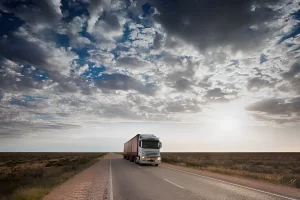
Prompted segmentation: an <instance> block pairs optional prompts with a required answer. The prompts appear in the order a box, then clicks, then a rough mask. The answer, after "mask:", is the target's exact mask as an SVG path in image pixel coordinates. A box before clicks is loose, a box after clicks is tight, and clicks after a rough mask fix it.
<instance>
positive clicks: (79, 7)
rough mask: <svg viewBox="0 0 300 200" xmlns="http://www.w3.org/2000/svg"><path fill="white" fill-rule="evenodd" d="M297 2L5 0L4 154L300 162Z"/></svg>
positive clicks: (0, 84) (0, 66)
mask: <svg viewBox="0 0 300 200" xmlns="http://www.w3.org/2000/svg"><path fill="white" fill-rule="evenodd" d="M299 8H300V1H299V0H259V1H256V0H243V1H240V0H228V1H223V0H209V1H208V0H189V1H186V0H51V1H50V0H49V1H47V0H45V1H40V0H10V1H9V0H3V1H1V2H0V27H1V28H0V151H122V150H123V143H124V142H126V141H127V140H128V139H130V138H132V137H133V136H134V135H136V134H155V135H156V136H158V137H159V138H160V139H161V141H162V143H163V148H162V151H201V152H202V151H203V152H207V151H209V152H220V151H233V152H236V151H268V152H272V151H296V152H299V151H300V145H299V144H300V10H299Z"/></svg>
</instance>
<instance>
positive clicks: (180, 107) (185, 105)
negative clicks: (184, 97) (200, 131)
mask: <svg viewBox="0 0 300 200" xmlns="http://www.w3.org/2000/svg"><path fill="white" fill-rule="evenodd" d="M166 111H167V112H168V113H177V112H178V113H183V112H200V111H201V108H200V107H199V106H198V104H197V102H190V101H187V102H181V103H180V102H170V103H168V105H167V106H166Z"/></svg>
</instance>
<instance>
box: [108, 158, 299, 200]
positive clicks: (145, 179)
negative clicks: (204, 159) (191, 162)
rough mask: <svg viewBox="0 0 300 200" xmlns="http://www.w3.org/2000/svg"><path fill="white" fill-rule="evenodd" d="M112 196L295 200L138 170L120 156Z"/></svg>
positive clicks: (119, 199) (113, 162)
mask: <svg viewBox="0 0 300 200" xmlns="http://www.w3.org/2000/svg"><path fill="white" fill-rule="evenodd" d="M299 191H300V190H299ZM109 194H110V195H109V199H111V200H112V199H114V200H144V199H145V200H182V199H185V200H194V199H199V200H201V199H205V200H209V199H222V200H227V199H228V200H235V199H236V200H242V199H244V200H254V199H263V200H295V198H289V197H286V196H282V195H277V194H274V193H270V192H264V191H260V190H257V189H252V188H247V187H243V186H240V185H237V184H231V183H229V182H224V181H220V180H216V179H211V178H208V177H204V176H199V175H196V174H192V173H188V172H184V171H178V170H174V169H170V168H166V167H162V166H159V167H155V166H139V165H136V164H134V163H132V162H129V161H127V160H124V159H122V156H121V155H117V154H111V155H110V186H109Z"/></svg>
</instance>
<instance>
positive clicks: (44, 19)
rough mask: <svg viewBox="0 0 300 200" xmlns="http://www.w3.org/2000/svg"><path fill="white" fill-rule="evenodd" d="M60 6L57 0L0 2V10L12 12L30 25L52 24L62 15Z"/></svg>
mask: <svg viewBox="0 0 300 200" xmlns="http://www.w3.org/2000/svg"><path fill="white" fill-rule="evenodd" d="M60 6H61V4H60V1H58V0H53V1H40V0H33V1H23V2H22V1H19V0H12V1H10V0H4V1H2V2H1V3H0V10H1V9H2V10H3V11H4V12H9V13H14V14H15V15H16V16H18V17H19V18H21V19H22V20H24V21H26V22H27V23H29V24H31V25H38V24H42V25H43V26H47V25H50V26H53V25H54V24H56V23H57V22H58V21H59V20H60V18H61V17H62V14H61V10H60ZM37 16H38V17H37Z"/></svg>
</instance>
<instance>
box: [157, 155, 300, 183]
mask: <svg viewBox="0 0 300 200" xmlns="http://www.w3.org/2000/svg"><path fill="white" fill-rule="evenodd" d="M162 159H163V162H165V163H170V164H175V165H180V166H186V167H191V168H195V169H199V170H205V171H211V172H216V173H222V174H227V175H236V176H243V177H248V178H253V179H259V180H264V181H268V182H272V183H277V184H282V185H287V186H291V187H297V188H300V153H162Z"/></svg>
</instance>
